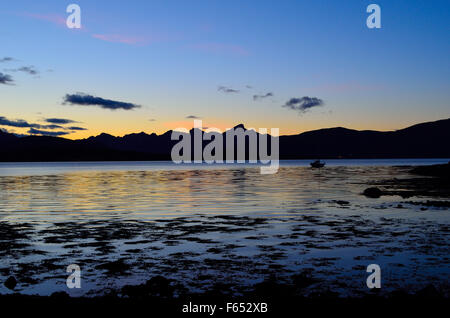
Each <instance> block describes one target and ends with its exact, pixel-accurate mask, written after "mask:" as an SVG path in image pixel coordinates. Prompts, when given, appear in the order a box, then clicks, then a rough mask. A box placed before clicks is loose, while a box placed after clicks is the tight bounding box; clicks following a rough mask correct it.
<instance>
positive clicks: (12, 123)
mask: <svg viewBox="0 0 450 318" xmlns="http://www.w3.org/2000/svg"><path fill="white" fill-rule="evenodd" d="M49 123H50V125H41V124H36V123H30V122H28V121H26V120H23V119H8V118H6V117H4V116H0V125H1V126H9V127H16V128H36V129H50V130H53V129H65V130H69V129H68V128H65V127H62V126H60V125H58V124H56V123H51V122H49Z"/></svg>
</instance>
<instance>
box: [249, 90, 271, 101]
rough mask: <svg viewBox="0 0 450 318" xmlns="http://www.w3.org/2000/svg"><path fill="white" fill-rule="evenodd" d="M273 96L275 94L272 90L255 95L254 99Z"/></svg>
mask: <svg viewBox="0 0 450 318" xmlns="http://www.w3.org/2000/svg"><path fill="white" fill-rule="evenodd" d="M272 96H273V93H272V92H269V93H267V94H261V95H253V100H254V101H257V100H261V99H264V98H267V97H272Z"/></svg>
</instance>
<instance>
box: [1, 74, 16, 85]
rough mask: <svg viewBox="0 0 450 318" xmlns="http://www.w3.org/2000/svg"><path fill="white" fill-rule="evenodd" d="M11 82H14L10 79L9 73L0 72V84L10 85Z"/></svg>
mask: <svg viewBox="0 0 450 318" xmlns="http://www.w3.org/2000/svg"><path fill="white" fill-rule="evenodd" d="M12 83H14V80H13V79H12V77H11V75H8V74H3V73H1V72H0V84H5V85H12Z"/></svg>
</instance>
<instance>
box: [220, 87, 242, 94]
mask: <svg viewBox="0 0 450 318" xmlns="http://www.w3.org/2000/svg"><path fill="white" fill-rule="evenodd" d="M217 90H218V91H219V92H224V93H239V90H238V89H233V88H230V87H226V86H219V87H218V88H217Z"/></svg>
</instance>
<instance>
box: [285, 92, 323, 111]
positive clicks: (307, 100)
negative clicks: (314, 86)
mask: <svg viewBox="0 0 450 318" xmlns="http://www.w3.org/2000/svg"><path fill="white" fill-rule="evenodd" d="M323 104H324V102H323V100H321V99H320V98H317V97H309V96H303V97H300V98H297V97H294V98H291V99H290V100H288V101H287V102H286V103H285V104H284V105H283V106H282V107H286V108H289V109H292V110H297V111H298V112H299V113H300V114H303V113H305V112H306V111H308V110H309V109H311V108H313V107H317V106H322V105H323Z"/></svg>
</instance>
